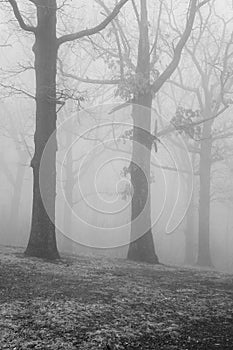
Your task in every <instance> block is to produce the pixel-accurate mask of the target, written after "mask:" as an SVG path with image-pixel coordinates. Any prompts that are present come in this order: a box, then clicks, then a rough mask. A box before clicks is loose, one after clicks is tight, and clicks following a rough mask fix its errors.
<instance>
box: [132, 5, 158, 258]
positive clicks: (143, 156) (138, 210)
mask: <svg viewBox="0 0 233 350" xmlns="http://www.w3.org/2000/svg"><path fill="white" fill-rule="evenodd" d="M136 73H137V74H138V76H139V77H140V78H141V79H142V82H143V85H144V86H145V89H144V91H143V92H140V93H138V94H137V95H136V96H135V97H134V105H133V107H132V118H133V153H132V161H131V165H130V175H131V183H132V187H133V198H132V203H131V235H130V245H129V250H128V255H127V258H128V259H130V260H136V261H141V262H147V263H153V264H156V263H158V262H159V261H158V257H157V255H156V253H155V247H154V240H153V235H152V230H151V196H150V163H151V148H152V140H151V106H152V93H151V89H150V45H149V35H148V16H147V4H146V1H145V0H141V22H140V38H139V47H138V62H137V71H136Z"/></svg>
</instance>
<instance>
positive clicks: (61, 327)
mask: <svg viewBox="0 0 233 350" xmlns="http://www.w3.org/2000/svg"><path fill="white" fill-rule="evenodd" d="M232 287H233V281H232V276H230V275H224V274H220V273H217V272H214V271H210V270H209V271H200V270H196V269H187V268H186V269H179V268H174V267H164V266H151V265H144V264H136V263H131V262H127V261H124V260H111V259H104V258H102V259H101V258H93V257H85V256H82V257H77V258H72V259H71V258H69V259H68V258H64V259H63V260H62V261H61V262H59V263H49V262H44V261H42V260H39V259H28V258H25V257H23V254H22V252H20V251H19V250H18V251H16V250H13V249H10V248H8V249H6V248H3V247H2V248H0V304H1V306H0V307H1V312H0V349H15V350H20V349H54V350H55V349H56V350H57V349H67V350H69V349H82V350H86V349H89V350H96V349H103V350H107V349H110V350H116V349H119V350H124V349H126V350H139V349H145V350H146V349H149V350H153V349H166V350H169V349H179V350H180V349H232V344H233V300H232V296H233V288H232Z"/></svg>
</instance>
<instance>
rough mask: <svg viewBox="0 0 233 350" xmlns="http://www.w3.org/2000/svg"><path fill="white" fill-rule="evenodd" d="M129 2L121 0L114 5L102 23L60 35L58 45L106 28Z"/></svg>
mask: <svg viewBox="0 0 233 350" xmlns="http://www.w3.org/2000/svg"><path fill="white" fill-rule="evenodd" d="M127 2H128V0H120V1H119V3H118V4H117V5H116V6H115V7H114V9H113V11H112V12H111V14H110V15H109V16H108V17H106V18H105V19H104V20H103V21H102V22H101V23H100V24H98V25H97V26H95V27H93V28H90V29H84V30H81V31H80V32H77V33H72V34H67V35H63V36H62V37H60V38H59V39H58V40H57V41H58V46H60V45H61V44H63V43H66V42H68V41H74V40H78V39H81V38H84V37H86V36H91V35H93V34H96V33H98V32H100V31H102V30H103V29H104V28H106V27H107V25H108V24H109V23H110V22H111V21H112V20H113V19H114V18H115V17H116V16H117V15H118V14H119V12H120V10H121V8H122V7H123V6H124V5H125V4H126V3H127Z"/></svg>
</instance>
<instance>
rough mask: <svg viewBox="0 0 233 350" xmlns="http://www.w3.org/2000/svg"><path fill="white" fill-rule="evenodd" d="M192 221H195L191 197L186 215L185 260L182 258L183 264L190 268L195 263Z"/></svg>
mask: <svg viewBox="0 0 233 350" xmlns="http://www.w3.org/2000/svg"><path fill="white" fill-rule="evenodd" d="M194 220H195V218H194V203H193V197H192V199H191V203H190V205H189V208H188V211H187V214H186V228H185V258H184V263H185V264H186V265H190V266H193V265H194V264H195V261H196V254H195V239H194V235H195V230H194Z"/></svg>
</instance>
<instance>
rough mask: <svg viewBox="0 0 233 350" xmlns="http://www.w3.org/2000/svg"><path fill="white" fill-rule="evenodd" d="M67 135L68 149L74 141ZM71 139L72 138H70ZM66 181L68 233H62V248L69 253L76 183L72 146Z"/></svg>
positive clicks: (68, 154)
mask: <svg viewBox="0 0 233 350" xmlns="http://www.w3.org/2000/svg"><path fill="white" fill-rule="evenodd" d="M65 137H66V149H68V148H69V146H70V144H71V142H72V135H71V134H70V133H69V131H67V132H66V133H65ZM70 139H71V140H70ZM65 169H66V182H65V188H64V190H65V196H66V201H67V203H65V206H64V216H63V222H64V231H65V232H67V233H68V234H67V235H62V249H63V250H64V251H65V252H67V253H72V252H73V242H72V240H71V239H70V238H69V237H70V234H71V231H72V209H73V190H74V185H75V180H74V172H73V155H72V147H71V148H70V149H69V151H68V153H67V156H66V168H65Z"/></svg>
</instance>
